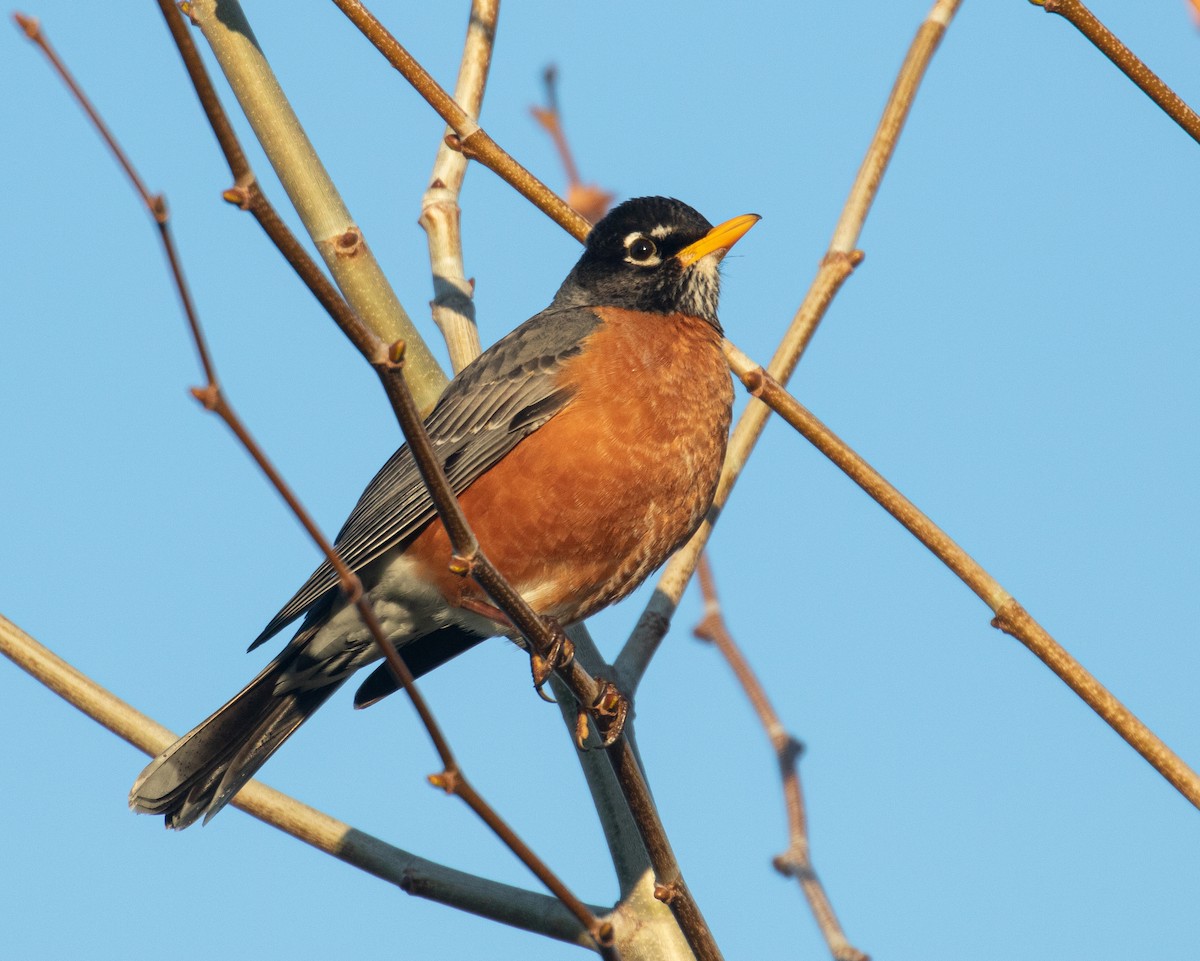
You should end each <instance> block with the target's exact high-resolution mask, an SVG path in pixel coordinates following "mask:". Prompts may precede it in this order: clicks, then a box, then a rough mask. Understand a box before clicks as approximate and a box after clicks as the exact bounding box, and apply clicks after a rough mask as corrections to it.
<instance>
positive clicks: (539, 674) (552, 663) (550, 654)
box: [529, 617, 575, 702]
mask: <svg viewBox="0 0 1200 961" xmlns="http://www.w3.org/2000/svg"><path fill="white" fill-rule="evenodd" d="M542 620H543V621H544V622H545V624H546V626H547V627H548V628H549V629H550V647H549V648H548V649H547V651H546V653H545V655H542V654H539V653H538V652H537V651H531V652H530V654H529V670H530V673H532V674H533V689H534V690H535V691H537V692H538V697H540V698H541V699H542V700H543V701H551V702H553V698H551V697H549V696H548V695H547V694H546V692H545V691H543V690H542V688H544V687H545V686H546V682H547V681H548V680H550V675H551V674H553V673H554V672H555V671H558V670H561V669H562V668H564V667H566V666H567V665H569V664H570V663H571V661H573V660H574V659H575V645H574V644H573V643H572V642H571V639H570V638H569V637H567V635H566V632H564V631H563V629H562V627H561V626H560V625H559V623H558V621H556V620H555V619H554V618H552V617H545V618H542Z"/></svg>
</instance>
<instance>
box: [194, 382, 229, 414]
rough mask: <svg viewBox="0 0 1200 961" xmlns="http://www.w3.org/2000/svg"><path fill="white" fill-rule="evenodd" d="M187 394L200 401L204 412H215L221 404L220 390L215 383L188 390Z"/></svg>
mask: <svg viewBox="0 0 1200 961" xmlns="http://www.w3.org/2000/svg"><path fill="white" fill-rule="evenodd" d="M188 393H190V394H191V395H192V396H193V397H195V398H196V400H198V401H200V404H201V405H202V406H203V407H204V409H205V410H210V411H211V410H216V409H217V406H218V405H219V404H220V403H221V388H220V387H218V386H217V385H216V384H215V383H214V384H205V385H204V386H203V387H192V388H189V390H188Z"/></svg>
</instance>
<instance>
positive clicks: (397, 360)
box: [387, 340, 408, 367]
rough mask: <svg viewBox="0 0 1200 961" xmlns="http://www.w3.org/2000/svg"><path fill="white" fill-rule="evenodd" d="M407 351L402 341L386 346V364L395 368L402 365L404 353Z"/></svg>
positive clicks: (406, 346)
mask: <svg viewBox="0 0 1200 961" xmlns="http://www.w3.org/2000/svg"><path fill="white" fill-rule="evenodd" d="M406 350H408V345H407V344H405V343H404V341H403V340H397V341H394V342H393V343H392V344H390V345H389V346H388V356H387V359H388V363H389V364H392V365H393V366H395V367H401V366H403V365H404V353H405V351H406Z"/></svg>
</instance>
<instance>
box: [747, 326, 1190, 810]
mask: <svg viewBox="0 0 1200 961" xmlns="http://www.w3.org/2000/svg"><path fill="white" fill-rule="evenodd" d="M725 356H726V359H727V360H728V361H729V366H730V367H731V368H732V369H733V372H734V373H735V374H736V375H737V376H738V378H739V379H740V380H741V381H742V383H743V384H744V385H745V387H746V389H747V390H748V391H750V393H751V394H753V395H754V396H755V397H758V398H759V399H760V400H762V401H764V402H765V403H766V404H768V405H769V406H770V407H771V409H772V410H773V411H775V412H776V413H777V414H779V416H780V417H782V418H783V419H784V420H785V421H787V423H789V424H790V425H791V426H792V427H794V428H795V429H796V430H797V431H799V432H800V433H801V434H802V435H803V436H804V437H805V438H806V439H807V440H808V441H809V442H810V443H811V444H812V445H813V446H814V447H816V448H817V450H819V451H820V452H821V453H822V454H824V455H825V456H826V457H828V458H829V459H830V460H831V461H833V462H834V463H835V464H836V465H837V466H838V467H840V468H841V469H842V470H843V471H844V472H845V473H846V474H847V476H849V478H850V479H851V480H852V481H854V483H856V484H858V486H859V487H861V488H862V489H863V490H864V491H866V492H867V493H868V494H869V495H870V496H871V498H872V499H874V500H875V501H876V502H877V503H878V504H879V505H880V506H881V507H882V508H883V509H884V510H886V511H887V512H888V513H889V514H891V515H892V516H893V517H894V518H896V520H898V521H899V522H900V523H901V524H903V525H904V526H905V527H906V528H907V529H908V530H909V532H910V533H912V534H913V536H915V537H916V538H917V539H918V540H919V541H920V542H921V543H922V544H924V545H925V546H926V547H928V548H929V550H930V551H932V552H933V554H934V555H935V556H936V557H937V558H938V559H939V560H940V561H941V562H942V563H943V564H945V565H946V566H947V567H949V568H950V570H952V571H953V572H954V573H955V574H956V575H958V577H959V578H960V579H961V580H962V582H963V583H964V584H966V585H967V587H969V588H971V590H972V591H974V592H975V593H976V594H977V595H978V596H979V598H980V600H982V601H983V602H984V603H985V604H987V606H988V607H990V608H991V609H992V611H993V612H994V613H995V615H996V616H995V617H994V618H993V619H992V626H993V627H996V628H999V629H1000V630H1002V631H1004V632H1005V633H1006V634H1011V635H1012V636H1013V637H1015V638H1016V639H1017V640H1019V641H1020V642H1021V643H1022V644H1024V645H1025V646H1026V647H1027V648H1029V650H1030V651H1032V652H1033V653H1034V654H1035V655H1036V656H1037V657H1038V658H1039V659H1040V660H1041V661H1042V662H1043V663H1044V664H1045V665H1046V666H1047V667H1049V668H1050V670H1052V671H1053V672H1054V673H1055V674H1057V675H1058V676H1059V677H1060V678H1061V679H1062V680H1063V681H1064V682H1065V683H1066V684H1067V686H1068V687H1070V688H1071V690H1073V691H1074V692H1075V693H1076V694H1078V695H1079V697H1080V698H1082V699H1083V701H1084V702H1085V703H1086V704H1087V705H1088V707H1090V708H1091V709H1092V710H1093V711H1095V712H1096V713H1097V714H1099V715H1100V717H1101V718H1103V719H1104V721H1105V722H1106V723H1107V724H1108V725H1109V726H1110V727H1112V729H1113V730H1114V731H1116V732H1117V733H1118V734H1119V735H1121V737H1123V738H1124V739H1125V740H1126V741H1127V742H1128V743H1129V745H1130V746H1131V747H1132V748H1133V749H1134V750H1135V751H1137V752H1138V753H1139V754H1140V755H1142V757H1144V758H1145V759H1146V760H1147V761H1149V762H1150V764H1151V765H1152V766H1153V767H1154V768H1155V770H1157V771H1158V772H1159V773H1160V774H1161V775H1162V776H1163V777H1164V778H1166V779H1167V780H1168V781H1169V782H1170V783H1171V784H1172V785H1173V786H1174V787H1175V789H1176V790H1177V791H1179V793H1180V794H1182V795H1183V796H1184V797H1185V798H1187V799H1188V800H1189V801H1191V802H1192V804H1194V805H1196V806H1197V807H1200V777H1198V776H1197V775H1196V772H1195V771H1193V770H1192V769H1191V768H1190V767H1188V766H1187V765H1186V764H1185V763H1184V762H1183V760H1182V759H1181V758H1180V757H1179V755H1177V754H1176V753H1175V752H1174V751H1172V750H1171V749H1170V748H1169V747H1167V745H1166V744H1164V743H1163V741H1162V739H1161V738H1159V736H1158V735H1157V734H1155V733H1154V732H1153V731H1152V730H1150V728H1148V727H1147V726H1146V725H1145V724H1143V723H1142V722H1141V721H1140V720H1139V719H1138V718H1137V717H1135V716H1134V714H1133V713H1132V712H1131V711H1130V710H1129V709H1128V708H1127V707H1125V705H1124V704H1122V703H1121V702H1120V701H1119V700H1117V699H1116V698H1115V697H1114V696H1113V695H1112V694H1111V693H1110V692H1109V691H1108V689H1107V688H1105V687H1104V685H1102V684H1101V683H1100V682H1099V681H1098V680H1096V678H1095V677H1093V676H1092V675H1091V674H1090V673H1089V672H1088V671H1087V670H1086V669H1085V668H1084V667H1083V665H1082V664H1080V663H1079V662H1078V661H1077V660H1075V658H1074V657H1072V656H1071V655H1070V653H1068V652H1067V651H1066V650H1065V649H1064V648H1063V647H1062V645H1060V644H1059V643H1058V642H1057V641H1056V640H1055V639H1054V638H1053V637H1051V636H1050V635H1049V634H1048V633H1047V632H1046V630H1045V628H1043V627H1042V626H1041V625H1040V624H1039V623H1038V622H1037V621H1035V620H1034V619H1033V618H1032V617H1031V616H1030V615H1029V613H1028V612H1027V611H1026V610H1025V609H1024V608H1023V607H1022V606H1021V605H1020V604H1018V603H1017V601H1016V600H1015V599H1014V598H1013V597H1012V595H1011V594H1009V593H1008V591H1006V590H1005V589H1004V588H1003V587H1002V586H1001V585H1000V583H999V582H998V581H997V580H996V579H995V578H994V577H992V575H991V574H989V573H988V572H987V571H986V570H984V569H983V568H982V567H981V566H980V565H979V564H978V562H976V561H975V560H974V559H973V558H972V557H971V556H970V555H969V554H967V552H966V551H964V550H963V549H962V548H961V547H959V546H958V544H956V543H955V542H954V541H953V540H952V539H951V538H950V536H949V535H948V534H946V532H945V531H943V530H942V529H941V528H940V527H938V526H937V525H936V524H935V523H934V522H933V521H932V520H930V519H929V518H928V517H927V516H926V515H925V514H923V513H922V512H921V511H920V510H919V509H918V508H917V507H916V505H914V504H913V503H912V502H911V501H910V500H908V498H906V497H905V496H904V495H903V494H901V493H900V492H899V491H898V490H896V488H895V487H893V486H892V485H891V484H889V483H888V482H887V480H885V479H884V478H883V477H882V476H881V475H880V474H879V472H878V471H876V470H875V469H874V468H873V467H871V465H870V464H868V463H867V462H866V461H865V460H863V459H862V458H861V457H860V456H859V455H858V454H857V453H855V452H854V450H852V449H851V448H850V446H849V445H847V444H846V443H845V441H843V440H842V439H841V438H840V437H838V436H837V435H836V434H834V433H833V431H831V430H830V429H829V428H828V427H826V426H825V425H824V424H823V423H821V421H819V420H818V419H817V418H816V417H815V416H813V414H812V413H811V412H810V411H809V410H808V409H807V408H805V407H804V406H803V405H802V404H801V403H800V402H799V401H798V400H796V399H795V398H794V397H793V396H792V395H791V394H789V393H788V392H787V390H785V389H784V387H783V386H782V385H781V384H780V383H779V382H778V381H777V380H776V379H775V378H774V377H772V376H771V375H770V373H768V372H767V371H765V370H763V368H762V367H761V366H759V365H758V364H756V363H754V361H752V360H751V359H750V358H749V357H747V356H746V355H745V354H743V353H742V352H741V351H740V350H738V349H737V348H736V347H734V346H733V345H732V344H729V343H728V342H727V343H726V344H725Z"/></svg>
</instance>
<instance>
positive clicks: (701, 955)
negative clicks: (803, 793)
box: [387, 345, 721, 961]
mask: <svg viewBox="0 0 1200 961" xmlns="http://www.w3.org/2000/svg"><path fill="white" fill-rule="evenodd" d="M402 354H403V345H396V347H394V348H393V359H394V361H395V362H396V363H399V362H400V359H401V357H402ZM387 383H388V390H389V396H390V397H391V399H392V404H393V406H394V407H395V409H396V411H397V415H398V416H399V417H400V425H401V429H402V430H403V431H404V436H405V440H406V441H407V442H408V445H409V449H410V450H412V452H413V458H414V460H415V461H416V463H417V467H418V469H419V470H420V472H421V476H422V478H423V479H424V481H425V485H426V487H427V488H428V490H429V492H430V496H431V497H432V498H433V501H434V504H435V505H436V507H437V510H438V516H439V518H440V520H441V522H442V524H443V526H444V527H445V528H446V533H447V536H448V537H449V539H450V542H451V545H452V548H453V550H454V553H455V556H454V558H453V559H452V561H451V570H453V571H455V573H458V574H460V575H463V576H465V575H467V574H470V575H471V576H472V577H474V578H475V580H476V581H477V582H478V583H479V585H480V586H481V587H483V589H484V590H485V591H487V593H488V595H489V596H490V597H491V598H492V600H494V601H495V602H496V605H497V606H498V607H499V609H500V611H501V612H503V614H505V615H506V616H507V617H508V618H509V619H510V620H511V621H512V623H513V624H514V625H515V626H516V627H517V628H518V629H519V630H520V631H521V633H522V634H524V636H525V638H526V639H527V640H528V641H529V643H530V645H531V646H532V648H533V650H534V656H535V668H534V673H535V679H538V678H537V675H538V671H539V668H538V667H537V660H536V659H537V658H538V657H540V658H542V660H543V663H545V664H546V665H548V666H550V667H555V668H556V669H557V670H556V672H557V673H558V675H559V676H560V677H561V678H562V680H563V681H564V683H565V684H566V685H567V687H568V688H569V690H570V691H571V693H572V695H573V696H574V697H575V699H576V701H577V702H578V703H579V704H580V705H581V707H582V708H583V709H585V710H586V711H587V714H589V715H591V716H592V717H594V718H596V719H597V722H598V725H599V726H600V728H601V732H602V733H604V732H605V731H606V730H607V731H608V733H607V734H606V735H605V737H604V744H605V746H606V747H607V746H611V747H610V750H609V757H610V759H611V762H612V765H613V771H614V773H615V774H616V777H617V782H618V784H619V785H620V787H621V792H622V794H623V795H624V797H625V799H626V802H627V803H628V805H629V808H630V811H631V813H632V814H633V817H634V821H635V823H636V824H637V828H638V832H639V834H640V835H641V838H642V843H643V844H644V845H645V847H646V852H647V854H648V855H649V857H650V863H651V864H652V866H653V867H654V873H655V879H656V883H657V887H656V891H655V896H656V897H659V896H660V892H661V897H660V900H662V901H664V902H666V904H667V905H668V906H669V907H670V908H671V912H672V914H674V916H675V918H676V920H677V921H678V923H679V926H680V928H681V929H682V930H683V933H684V936H685V937H686V938H687V941H688V945H689V946H690V947H691V949H692V952H693V953H694V954H695V955H696V957H697V958H698V959H700V961H716V959H719V958H720V957H721V954H720V951H719V949H718V948H717V945H716V942H715V940H714V939H713V937H712V932H711V931H710V929H709V927H708V924H707V922H706V921H705V920H704V917H703V915H702V914H701V913H700V908H699V906H698V905H697V904H696V901H695V899H694V898H693V897H692V895H691V892H690V891H689V890H688V888H687V885H686V883H685V882H684V880H683V876H682V872H681V871H680V869H679V863H678V861H677V860H676V858H675V854H674V851H672V849H671V844H670V841H669V840H668V838H667V835H666V831H665V829H664V828H663V825H662V821H661V820H660V818H659V817H658V812H657V810H656V809H655V807H654V801H653V799H652V798H651V796H650V789H649V786H648V785H647V784H646V780H645V777H644V775H643V773H642V770H641V767H640V765H639V764H638V762H637V758H636V757H635V756H634V753H633V748H632V747H631V745H630V743H629V739H628V738H626V737H624V736H623V733H622V729H623V726H624V719H625V712H626V710H627V705H626V702H625V700H624V698H623V697H622V696H621V694H620V693H619V692H618V691H617V689H616V687H615V686H614V685H612V684H611V683H609V682H606V681H603V680H601V679H598V678H593V677H592V676H591V675H590V674H588V672H587V671H586V670H584V668H583V667H582V666H581V665H580V664H579V663H578V662H576V661H575V660H574V658H571V659H570V661H569V663H567V664H565V665H563V664H562V663H561V662H560V659H559V657H558V656H557V654H556V652H557V651H559V650H561V649H563V646H564V644H569V642H568V641H567V640H566V638H565V635H562V633H561V630H560V629H559V628H558V627H557V625H553V624H550V623H548V622H547V621H546V620H545V619H543V618H542V617H540V616H539V615H538V614H537V613H536V612H535V611H534V610H533V609H532V608H531V607H529V605H528V604H527V603H526V602H525V600H524V598H522V597H521V595H520V594H519V593H518V592H517V591H516V590H514V589H513V587H512V586H511V585H510V584H509V583H508V582H507V581H506V580H505V579H504V578H503V576H502V575H501V574H500V573H499V571H497V570H496V568H495V567H494V566H493V565H492V564H491V563H490V562H489V561H488V559H487V557H486V555H485V554H484V553H483V551H482V550H481V549H480V547H479V542H478V541H477V540H476V538H475V535H474V533H473V532H472V531H471V528H470V525H469V523H468V522H467V519H466V516H465V515H464V514H463V511H462V507H461V505H460V504H459V503H458V499H457V498H456V497H455V496H454V493H453V491H452V490H451V488H450V484H449V482H448V481H447V479H446V475H445V472H444V471H443V469H442V465H441V462H440V461H439V460H438V459H437V455H436V454H435V453H434V451H433V447H432V445H431V444H430V442H429V437H428V435H427V434H426V433H425V429H424V425H423V424H422V423H421V420H420V418H419V416H418V415H417V411H416V406H415V404H414V403H413V400H412V396H411V394H410V392H409V390H408V385H407V383H406V382H405V381H404V379H403V378H401V377H393V378H391V379H390V380H388V381H387ZM568 650H569V648H568ZM538 680H540V679H538ZM585 734H586V732H585V731H584V730H583V729H580V733H579V736H578V737H577V740H578V741H579V742H582V740H583V736H585Z"/></svg>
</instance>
